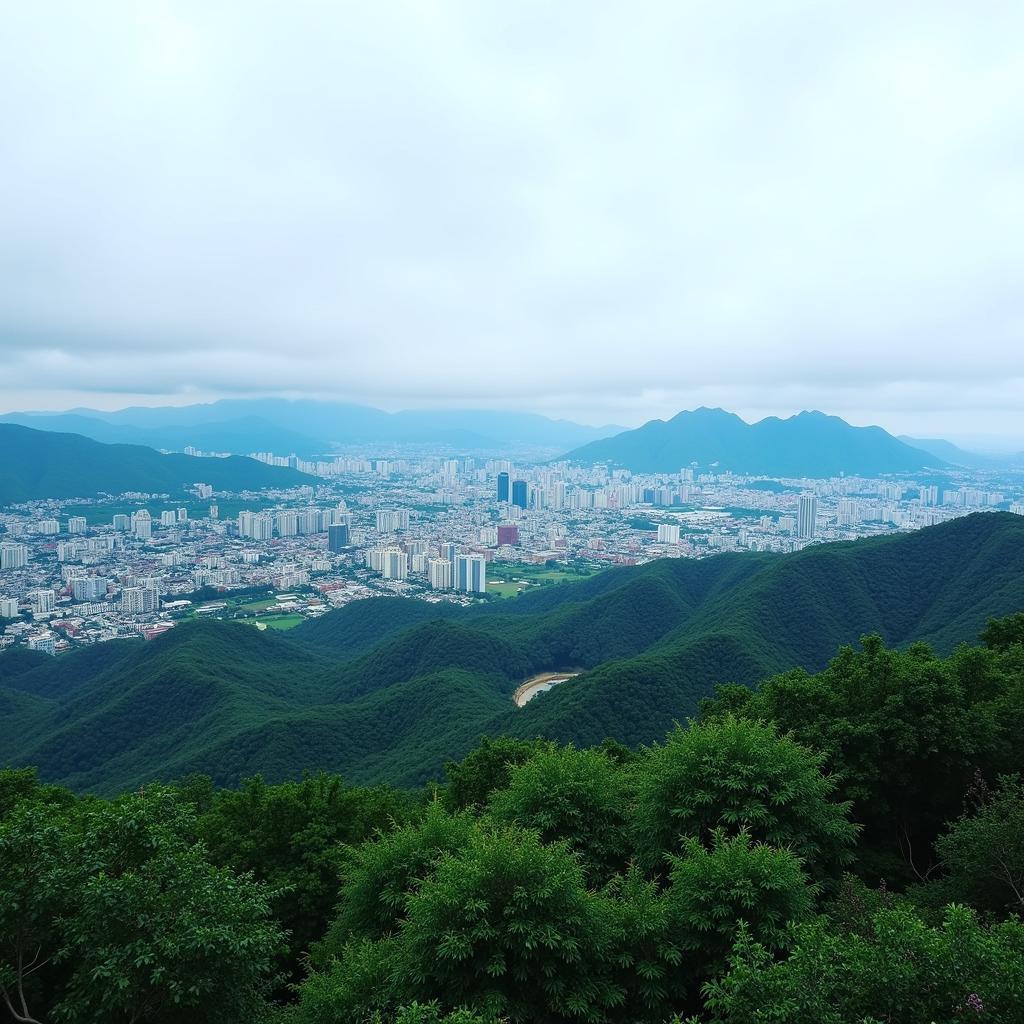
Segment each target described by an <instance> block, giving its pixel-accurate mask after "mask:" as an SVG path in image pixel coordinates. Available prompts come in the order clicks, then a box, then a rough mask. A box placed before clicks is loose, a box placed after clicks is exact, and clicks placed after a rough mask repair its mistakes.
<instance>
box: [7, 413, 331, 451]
mask: <svg viewBox="0 0 1024 1024" xmlns="http://www.w3.org/2000/svg"><path fill="white" fill-rule="evenodd" d="M3 422H6V423H18V424H20V425H22V426H25V427H32V428H33V429H35V430H53V431H58V432H63V433H73V434H81V435H82V436H83V437H89V438H92V440H94V441H102V442H103V443H104V444H142V445H145V446H146V447H147V448H164V449H168V450H170V451H181V450H182V449H183V448H188V447H190V446H191V447H193V448H198V449H199V450H200V451H208V452H231V453H234V454H239V453H241V454H248V453H249V452H262V451H275V452H276V453H277V454H279V455H281V454H285V455H290V454H295V455H299V456H301V457H303V458H312V457H314V456H316V455H317V454H319V453H320V452H322V451H323V450H324V445H323V444H322V443H321V442H318V441H315V440H314V439H313V438H311V437H306V436H305V435H304V434H299V433H296V432H295V431H290V430H287V429H286V428H284V427H280V426H278V425H277V424H275V423H271V422H269V421H268V420H264V419H260V418H259V417H258V416H245V417H240V418H238V419H234V420H224V421H223V422H219V423H196V424H193V425H174V424H168V425H166V426H151V427H142V426H132V425H130V424H124V423H109V422H107V421H106V420H100V419H94V418H93V417H91V416H85V415H82V414H79V413H8V414H7V415H6V416H0V423H3Z"/></svg>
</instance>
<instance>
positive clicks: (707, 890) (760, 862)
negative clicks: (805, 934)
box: [667, 830, 816, 977]
mask: <svg viewBox="0 0 1024 1024" xmlns="http://www.w3.org/2000/svg"><path fill="white" fill-rule="evenodd" d="M670 877H671V886H670V888H669V890H668V896H667V899H668V905H669V908H670V914H671V918H672V922H673V930H672V935H673V937H674V938H675V940H676V941H677V942H678V943H679V945H680V947H681V948H682V949H683V950H684V951H685V953H686V955H687V957H688V961H689V963H688V969H689V971H690V972H691V974H696V975H697V976H698V977H701V976H707V975H708V974H714V973H716V972H717V971H718V970H719V969H720V968H721V967H722V966H723V965H724V963H725V960H726V957H727V955H728V952H729V950H730V948H731V947H732V944H733V941H734V940H735V938H736V933H737V928H738V927H739V923H740V922H741V921H743V922H745V923H746V924H747V925H748V926H749V928H750V931H751V934H752V935H753V936H754V938H755V939H757V941H758V942H760V943H761V944H762V945H764V946H765V947H767V948H768V949H780V948H782V946H783V945H784V943H785V936H786V928H787V926H788V925H789V924H790V923H791V922H794V921H805V920H807V919H808V918H809V917H810V916H811V914H812V912H813V908H814V898H815V895H816V887H815V886H814V885H812V884H810V883H809V882H808V880H807V877H806V876H805V874H804V872H803V869H802V867H801V864H800V861H799V859H798V858H797V857H795V856H794V855H793V854H792V853H790V852H789V851H788V850H780V849H776V848H774V847H772V846H768V845H766V844H765V843H755V842H753V841H752V840H751V838H750V836H749V835H748V833H747V832H745V831H742V832H739V833H737V834H736V835H733V836H727V835H726V833H725V832H724V831H723V830H717V831H716V832H714V833H713V835H712V838H711V845H710V847H708V846H706V845H704V844H702V843H701V842H700V841H698V840H697V839H692V838H691V839H687V840H685V841H684V843H683V856H681V857H673V858H672V871H671V876H670Z"/></svg>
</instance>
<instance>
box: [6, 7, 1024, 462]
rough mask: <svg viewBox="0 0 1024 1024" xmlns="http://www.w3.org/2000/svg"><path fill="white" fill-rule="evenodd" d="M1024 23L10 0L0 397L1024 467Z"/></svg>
mask: <svg viewBox="0 0 1024 1024" xmlns="http://www.w3.org/2000/svg"><path fill="white" fill-rule="evenodd" d="M1022 30H1024V8H1021V7H1019V6H1017V5H1007V4H996V3H990V4H982V5H980V6H979V5H970V6H967V5H963V4H953V3H940V4H934V3H931V4H927V5H920V4H905V5H900V7H899V8H898V9H896V10H893V8H892V6H891V5H883V4H880V3H869V4H862V5H858V6H857V8H856V9H853V8H849V7H841V6H830V7H825V6H822V5H819V4H813V3H799V2H794V3H775V4H761V5H757V6H756V7H752V6H750V5H735V6H730V5H726V6H722V5H707V4H675V3H654V4H648V5H644V6H643V8H642V9H641V10H639V11H638V10H633V9H627V8H626V7H623V6H617V5H594V4H590V3H565V4H560V5H558V6H557V8H552V7H551V6H550V5H542V4H535V3H525V4H516V5H512V6H509V5H496V4H484V5H481V4H477V3H464V4H463V3H429V4H428V3H382V4H374V5H371V6H370V7H365V6H364V7H358V6H356V7H353V6H348V5H346V6H345V7H332V6H330V5H321V4H311V3H299V4H295V5H290V6H289V8H288V14H287V17H284V16H282V14H281V11H280V10H278V9H275V8H273V7H272V6H265V5H255V6H253V5H245V6H244V7H243V6H241V5H216V6H211V5H204V4H199V3H194V4H190V3H178V4H162V5H142V6H140V5H135V4H125V3H110V4H104V5H81V4H71V3H66V4H48V5H34V4H22V5H14V7H12V9H10V10H9V11H8V12H7V13H6V16H5V31H4V33H3V37H2V39H0V111H2V120H3V124H4V133H3V135H4V142H3V158H2V159H0V189H2V191H3V194H4V196H5V197H6V201H5V202H4V203H3V204H2V205H0V358H2V361H3V374H2V378H0V411H4V412H8V411H14V410H26V409H67V408H71V407H75V406H85V407H93V408H100V409H115V408H120V407H123V406H126V405H131V404H143V405H158V404H184V403H190V402H196V401H207V400H214V399H216V398H218V397H224V396H242V395H254V394H258V395H266V394H278V395H295V396H300V395H301V396H318V397H328V398H333V399H340V400H346V401H356V402H365V403H368V404H372V405H376V406H379V407H382V408H386V409H389V410H396V409H402V408H422V407H460V408H507V409H516V410H522V411H534V412H541V413H545V414H547V415H552V416H558V417H568V418H571V419H575V420H578V421H580V422H584V423H590V424H601V423H609V422H614V423H620V424H623V425H625V426H635V425H637V424H639V423H642V422H644V421H645V420H648V419H650V418H652V417H655V416H661V417H667V416H671V415H672V414H674V413H676V412H678V411H679V410H680V409H683V408H693V407H695V406H697V405H701V404H705V405H720V406H723V407H725V408H728V409H731V410H733V411H735V412H738V413H740V414H741V415H743V416H744V417H745V418H746V419H748V420H754V419H757V418H759V417H761V416H764V415H768V414H782V415H788V414H790V413H793V412H796V411H799V410H800V409H804V408H820V409H824V410H825V411H827V412H830V413H835V414H837V415H841V416H843V417H844V418H845V419H847V420H848V421H850V422H852V423H855V424H868V423H879V424H880V425H882V426H884V427H885V428H886V429H888V430H890V431H891V432H893V433H911V434H914V435H916V436H943V437H949V438H952V439H953V440H957V441H960V442H961V443H969V444H976V445H978V446H981V447H993V448H995V447H1005V448H1014V447H1015V448H1017V449H1020V448H1021V447H1024V444H1022V438H1024V409H1022V406H1024V403H1022V402H1021V401H1020V398H1021V393H1022V391H1021V388H1022V381H1024V354H1022V353H1024V344H1022V338H1021V324H1022V319H1021V312H1020V298H1019V281H1020V279H1021V272H1022V271H1024V266H1022V262H1024V260H1022V254H1024V249H1022V246H1021V242H1020V239H1021V238H1022V237H1024V203H1022V200H1021V193H1020V188H1019V182H1020V179H1021V171H1022V167H1021V163H1022V157H1021V154H1022V153H1024V140H1022V138H1021V130H1022V125H1024V116H1022V115H1024V65H1022V64H1021V62H1020V60H1019V46H1018V41H1019V39H1020V38H1021V34H1022Z"/></svg>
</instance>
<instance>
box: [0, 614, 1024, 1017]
mask: <svg viewBox="0 0 1024 1024" xmlns="http://www.w3.org/2000/svg"><path fill="white" fill-rule="evenodd" d="M1022 621H1024V620H1022V619H1021V618H1020V616H1013V617H1010V618H1008V619H1005V620H1001V621H998V622H993V623H990V624H989V625H988V626H987V627H986V628H985V629H984V631H983V637H984V641H985V646H983V647H978V648H969V647H966V646H962V647H958V648H957V649H956V650H955V651H953V653H952V654H950V655H949V656H947V657H939V656H937V655H935V654H934V653H932V652H931V651H930V650H929V649H926V648H925V647H924V646H923V645H921V644H911V645H910V646H909V647H908V648H907V649H905V650H893V649H889V648H886V647H885V645H884V644H883V643H882V641H881V640H880V639H879V638H877V637H866V638H864V641H863V643H862V646H861V649H860V650H856V651H855V650H852V649H844V650H841V651H840V652H839V653H838V655H837V656H836V657H835V658H834V659H833V660H832V662H831V663H830V664H829V665H828V666H827V667H826V668H825V669H824V670H823V671H821V672H820V673H818V674H817V675H811V674H809V673H807V672H802V671H801V672H795V671H791V672H787V673H784V674H782V675H778V676H775V677H773V678H771V679H769V680H767V681H766V682H765V683H764V684H763V686H762V687H761V688H760V689H759V690H757V691H756V692H755V691H750V690H748V689H746V688H743V687H737V686H725V687H722V688H721V689H720V690H719V692H718V694H717V695H716V696H715V697H714V698H713V699H709V700H708V701H706V702H705V704H704V706H703V708H702V711H701V718H700V720H698V721H694V722H691V723H689V724H688V725H686V726H677V727H675V728H673V729H672V731H671V732H670V733H669V734H668V735H667V736H666V737H663V738H662V740H661V741H660V742H658V743H653V744H650V745H648V746H643V747H640V748H639V749H637V750H630V749H628V748H627V747H624V746H623V745H621V744H617V743H615V742H612V741H609V742H607V743H605V744H602V745H601V746H597V747H593V748H578V747H575V746H572V745H559V744H557V743H554V742H552V741H548V740H522V739H515V738H508V737H505V738H496V739H492V740H487V741H484V742H482V743H480V744H479V745H478V746H477V747H476V748H475V749H473V750H471V751H470V753H469V754H468V755H467V756H466V757H464V758H463V759H462V760H460V761H450V762H449V763H448V765H447V767H446V770H445V777H444V780H443V781H442V782H441V783H440V784H435V785H431V786H428V787H426V788H424V789H422V790H420V791H419V792H402V791H399V790H395V789H392V788H390V787H387V786H376V787H372V788H367V787H361V786H353V785H349V784H347V783H344V782H343V781H342V780H341V779H340V778H338V777H337V776H334V775H329V774H324V773H319V774H316V775H308V776H306V777H304V778H302V779H301V780H298V781H286V782H281V783H277V784H269V783H267V782H264V781H263V780H262V779H259V778H253V779H249V780H247V781H245V782H244V784H242V785H241V786H240V787H238V788H218V787H217V786H216V785H214V783H213V782H212V781H211V780H210V779H209V778H208V777H205V776H190V777H188V778H183V779H181V780H180V781H179V782H178V783H177V784H176V785H173V786H166V785H153V786H147V787H145V788H143V789H141V790H138V791H136V792H134V793H132V794H130V795H124V796H119V797H116V798H114V799H112V800H103V799H100V798H97V797H94V796H76V795H75V794H74V793H73V792H71V791H70V790H67V789H64V788H62V787H60V786H55V785H47V784H44V783H42V782H40V780H39V778H38V777H37V775H36V773H35V772H34V771H32V770H28V769H17V770H15V769H8V770H5V771H0V1004H2V1005H3V1006H4V1008H5V1011H6V1013H7V1014H8V1016H9V1017H10V1019H12V1020H15V1021H19V1022H21V1024H34V1022H35V1024H42V1022H44V1021H46V1022H49V1021H55V1022H60V1021H73V1022H80V1021H81V1022H93V1021H95V1022H99V1021H103V1022H104V1024H130V1022H141V1021H146V1022H149V1021H154V1022H158V1024H161V1022H165V1021H166V1022H170V1024H184V1022H186V1021H211V1022H212V1021H224V1022H233V1021H237V1022H242V1021H265V1022H267V1024H271V1022H273V1024H334V1022H337V1024H342V1022H344V1024H349V1022H356V1024H499V1022H509V1024H517V1022H523V1024H526V1022H534V1021H546V1022H552V1024H558V1022H569V1021H574V1022H579V1021H590V1022H594V1024H667V1022H669V1021H672V1020H677V1021H683V1020H686V1021H688V1022H690V1024H746V1022H764V1024H808V1022H823V1024H851V1022H858V1024H861V1022H863V1024H876V1022H882V1021H885V1022H891V1024H920V1022H922V1021H936V1022H937V1021H943V1022H955V1024H966V1022H968V1021H971V1022H974V1021H985V1020H989V1021H992V1022H995V1024H1012V1022H1015V1021H1018V1020H1019V1012H1020V1011H1019V1007H1020V1005H1021V1003H1022V1000H1024V923H1022V921H1021V919H1020V916H1019V913H1020V910H1021V898H1020V897H1021V887H1022V885H1024V845H1022V840H1021V835H1022V834H1024V828H1022V825H1024V784H1022V782H1021V776H1022V773H1024V742H1022V740H1024V736H1022V734H1021V721H1022V717H1021V715H1020V710H1021V706H1022V700H1021V698H1022V695H1024V637H1022V635H1021V623H1022ZM449 625H451V626H453V627H454V626H455V624H454V623H450V624H449ZM235 628H237V629H241V628H242V627H235ZM459 628H461V626H460V627H459ZM211 635H212V636H221V635H222V634H221V633H219V632H218V631H213V632H212V633H211ZM247 635H248V634H247ZM450 635H451V636H453V637H456V638H458V636H459V635H460V634H459V633H458V632H457V631H456V632H453V633H452V634H450ZM264 639H265V638H263V637H262V635H259V636H256V637H252V638H251V641H252V643H254V644H255V645H257V647H258V646H259V644H260V643H261V642H262V641H263V640H264ZM489 640H490V641H491V642H495V638H493V637H490V638H489ZM179 642H180V641H179ZM280 642H281V641H280V640H278V639H274V640H272V641H271V642H270V645H269V646H268V648H267V649H266V650H264V651H260V650H258V651H257V652H256V654H255V656H256V657H263V658H264V659H265V661H266V663H267V664H268V666H270V667H271V668H272V666H273V664H274V661H273V659H274V658H275V657H278V656H283V651H282V649H279V648H278V644H279V643H280ZM151 649H152V645H148V646H147V648H145V649H144V652H145V650H151ZM211 649H212V648H211ZM288 650H289V651H291V650H292V648H288ZM486 650H487V649H486V648H483V649H481V652H480V653H481V655H482V654H483V653H485V652H486ZM301 651H302V648H301V647H299V646H297V645H296V647H295V648H294V652H296V656H299V654H300V653H301ZM187 652H188V647H187V645H186V655H187ZM136 654H137V651H136V652H133V653H132V654H130V655H129V657H135V656H136ZM432 657H433V656H432V655H431V654H430V653H429V652H425V651H423V647H422V643H420V644H419V647H418V651H416V652H414V651H409V652H408V653H407V654H406V655H404V656H403V657H402V658H399V659H397V660H389V659H387V658H385V659H384V660H383V661H382V662H379V663H376V662H375V664H378V665H379V668H378V671H379V672H381V673H383V674H386V675H389V676H397V675H401V674H402V672H403V671H409V669H408V663H409V662H410V660H411V661H413V662H415V661H416V659H417V658H425V659H426V662H427V664H428V665H432V662H431V659H432ZM120 658H121V655H116V656H115V657H114V661H115V662H119V660H120ZM467 659H468V660H472V658H471V657H470V656H469V655H467ZM101 661H102V659H97V662H98V663H97V664H95V665H93V666H92V669H93V672H94V675H93V682H92V684H91V685H89V686H87V687H86V689H87V690H89V691H91V690H93V689H94V688H95V687H96V685H97V681H98V680H99V679H101V678H102V677H103V674H104V671H105V670H104V668H103V666H102V664H100V663H99V662H101ZM467 663H468V662H467ZM307 664H308V666H309V668H310V669H311V670H313V671H319V670H322V669H323V665H322V664H321V663H320V662H317V661H315V660H312V661H309V662H307ZM354 664H361V665H365V664H369V662H365V661H364V660H363V659H357V661H356V662H354ZM18 668H19V670H18V671H11V672H10V673H9V675H8V679H13V680H18V679H21V680H22V681H23V685H25V686H26V689H25V690H23V691H21V692H23V693H25V695H26V696H33V695H34V696H35V697H36V698H37V699H39V700H48V699H50V698H49V697H47V696H44V695H43V694H45V693H50V692H51V690H48V689H46V686H50V687H51V689H52V684H51V683H46V686H44V685H43V683H42V682H41V681H40V679H39V678H34V674H35V673H36V672H38V671H39V668H38V667H37V664H36V659H28V660H27V661H25V662H24V663H23V664H21V663H19V666H18ZM107 671H108V670H107ZM499 676H500V673H495V674H493V675H492V676H490V677H486V678H490V679H492V681H494V680H497V679H498V678H499ZM26 680H27V682H26ZM335 684H336V686H337V687H338V692H342V690H344V689H345V688H349V689H350V690H351V689H352V688H355V690H357V691H358V690H360V689H362V688H365V686H366V682H365V680H364V681H362V682H360V681H359V680H358V679H356V678H355V677H351V676H348V675H344V674H339V675H338V676H337V677H336V678H335ZM68 685H69V686H70V687H71V688H72V689H75V686H74V685H73V684H71V683H69V684H68ZM292 685H293V686H295V687H298V686H302V685H306V686H308V687H309V688H310V690H311V691H312V690H315V688H316V687H317V686H319V685H321V684H319V683H315V682H313V681H306V682H305V683H303V682H301V680H293V682H292ZM79 688H81V687H80V686H79ZM30 691H31V692H30ZM369 696H373V694H372V693H371V694H369ZM406 698H407V699H408V698H409V693H408V692H407V691H406ZM261 699H264V700H267V701H270V702H272V701H274V700H277V699H279V693H278V690H277V684H275V683H272V682H266V683H265V684H264V687H263V691H262V698H261ZM359 699H364V698H359ZM396 710H397V709H396ZM101 739H102V737H101ZM844 872H845V873H844ZM2 1012H4V1011H0V1013H2Z"/></svg>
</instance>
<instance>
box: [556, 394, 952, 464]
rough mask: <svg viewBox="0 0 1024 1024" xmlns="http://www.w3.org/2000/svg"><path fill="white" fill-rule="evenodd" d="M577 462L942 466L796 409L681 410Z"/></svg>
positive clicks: (582, 451)
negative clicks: (751, 418)
mask: <svg viewBox="0 0 1024 1024" xmlns="http://www.w3.org/2000/svg"><path fill="white" fill-rule="evenodd" d="M566 457H567V458H569V459H573V460H574V461H577V462H588V463H593V462H611V463H613V464H615V465H619V466H626V467H628V468H629V469H632V470H635V471H637V472H645V473H670V472H677V471H678V470H679V469H680V468H681V467H684V466H688V465H689V464H690V463H691V462H696V463H697V464H698V465H701V466H711V465H714V464H715V463H717V464H718V465H719V466H720V467H721V468H722V469H730V470H732V471H733V472H736V473H763V474H766V475H774V476H789V477H800V476H809V477H828V476H836V475H838V474H839V473H856V474H864V475H869V476H874V475H877V474H880V473H902V472H911V471H914V470H919V469H923V468H925V467H927V466H930V467H933V468H939V467H942V466H944V465H945V463H944V462H943V460H942V459H940V458H938V457H936V456H934V455H931V454H929V453H927V452H924V451H921V450H920V449H917V448H912V447H910V446H909V445H907V444H904V443H903V442H902V441H900V440H898V439H897V438H895V437H893V436H892V435H891V434H889V433H886V431H884V430H882V428H881V427H853V426H851V425H850V424H849V423H846V422H845V421H844V420H841V419H839V418H838V417H837V416H826V415H825V414H824V413H820V412H802V413H799V414H798V415H796V416H791V417H789V418H788V419H778V418H777V417H775V416H769V417H768V418H767V419H763V420H759V421H758V422H757V423H753V424H748V423H746V422H745V421H744V420H742V419H740V418H739V416H736V415H735V414H733V413H730V412H726V411H725V410H723V409H706V408H701V409H696V410H694V411H692V412H681V413H679V414H678V415H677V416H674V417H673V418H672V419H670V420H667V421H665V420H651V421H650V422H649V423H645V424H644V425H643V426H642V427H638V428H637V429H636V430H627V431H625V432H624V433H622V434H617V435H616V436H615V437H610V438H606V439H603V440H599V441H593V442H591V443H590V444H586V445H584V446H582V447H581V448H576V449H575V450H573V451H571V452H569V454H568V456H566Z"/></svg>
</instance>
